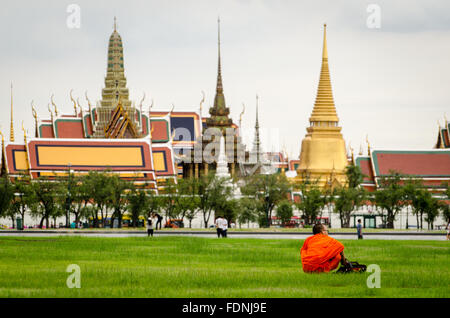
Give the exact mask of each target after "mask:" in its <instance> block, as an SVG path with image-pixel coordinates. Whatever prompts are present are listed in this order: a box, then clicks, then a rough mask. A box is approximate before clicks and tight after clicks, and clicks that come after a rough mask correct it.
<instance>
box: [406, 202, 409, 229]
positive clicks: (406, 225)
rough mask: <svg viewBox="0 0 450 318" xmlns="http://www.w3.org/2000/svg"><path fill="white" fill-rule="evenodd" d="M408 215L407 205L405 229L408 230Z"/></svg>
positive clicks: (407, 208)
mask: <svg viewBox="0 0 450 318" xmlns="http://www.w3.org/2000/svg"><path fill="white" fill-rule="evenodd" d="M408 215H409V205H408V206H407V207H406V229H408V227H409V224H408Z"/></svg>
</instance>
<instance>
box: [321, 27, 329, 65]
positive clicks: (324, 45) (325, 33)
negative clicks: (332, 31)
mask: <svg viewBox="0 0 450 318" xmlns="http://www.w3.org/2000/svg"><path fill="white" fill-rule="evenodd" d="M322 58H323V59H328V50H327V24H326V23H324V25H323V52H322Z"/></svg>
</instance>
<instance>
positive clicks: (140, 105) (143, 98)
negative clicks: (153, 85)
mask: <svg viewBox="0 0 450 318" xmlns="http://www.w3.org/2000/svg"><path fill="white" fill-rule="evenodd" d="M144 100H145V92H144V96H142V99H141V102H140V103H139V108H140V109H141V113H142V103H143V102H144Z"/></svg>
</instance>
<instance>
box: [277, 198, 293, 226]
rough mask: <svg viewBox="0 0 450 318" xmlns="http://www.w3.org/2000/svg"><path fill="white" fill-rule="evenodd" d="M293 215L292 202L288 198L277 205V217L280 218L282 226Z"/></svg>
mask: <svg viewBox="0 0 450 318" xmlns="http://www.w3.org/2000/svg"><path fill="white" fill-rule="evenodd" d="M292 216H293V209H292V203H291V202H290V201H289V200H283V201H281V202H280V203H279V204H278V205H277V217H279V218H280V219H281V224H282V226H285V225H286V224H288V223H289V221H290V220H291V218H292Z"/></svg>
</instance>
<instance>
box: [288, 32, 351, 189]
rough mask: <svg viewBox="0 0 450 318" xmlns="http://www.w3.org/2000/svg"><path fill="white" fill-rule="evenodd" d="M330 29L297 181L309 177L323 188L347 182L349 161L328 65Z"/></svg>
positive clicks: (297, 182)
mask: <svg viewBox="0 0 450 318" xmlns="http://www.w3.org/2000/svg"><path fill="white" fill-rule="evenodd" d="M326 32H327V29H326V24H325V25H324V31H323V51H322V68H321V71H320V79H319V86H318V89H317V97H316V102H315V104H314V108H313V111H312V114H311V117H310V118H309V123H310V126H309V127H307V128H306V131H307V134H306V136H305V138H304V139H303V141H302V146H301V152H300V162H299V164H298V168H297V176H295V178H294V180H293V182H294V183H296V184H299V183H302V182H305V181H306V180H310V181H313V182H317V185H318V186H319V187H320V188H324V187H325V186H327V184H330V179H331V184H333V185H344V184H345V183H346V176H345V167H346V166H347V164H348V159H347V154H346V149H345V141H344V138H343V137H342V134H341V129H342V128H341V127H339V118H338V116H337V113H336V107H335V105H334V100H333V92H332V89H331V80H330V71H329V68H328V51H327V33H326Z"/></svg>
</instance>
